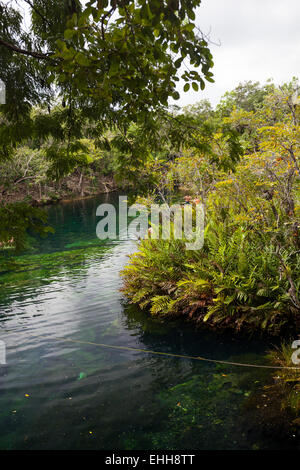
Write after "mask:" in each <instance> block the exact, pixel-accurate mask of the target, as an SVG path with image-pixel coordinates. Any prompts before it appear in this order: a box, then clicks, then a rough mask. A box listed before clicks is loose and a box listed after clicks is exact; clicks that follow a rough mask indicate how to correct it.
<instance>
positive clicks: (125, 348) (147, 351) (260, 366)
mask: <svg viewBox="0 0 300 470" xmlns="http://www.w3.org/2000/svg"><path fill="white" fill-rule="evenodd" d="M6 331H7V330H6ZM9 331H10V332H13V333H16V331H12V330H9ZM28 336H30V337H33V338H41V337H43V338H47V339H50V340H55V341H65V342H69V343H76V344H89V345H92V346H97V347H101V348H109V349H116V350H121V351H133V352H142V353H145V354H153V355H159V356H167V357H178V358H181V359H190V360H194V361H203V362H212V363H215V364H224V365H229V366H238V367H254V368H258V369H274V370H276V369H277V370H278V369H288V370H297V371H300V366H299V367H289V366H271V365H267V364H248V363H243V362H232V361H223V360H220V359H210V358H206V357H201V356H189V355H185V354H175V353H169V352H163V351H152V350H151V349H142V348H132V347H130V346H116V345H112V344H105V343H95V342H93V341H83V340H79V339H71V338H59V337H56V336H45V335H32V334H29V335H28Z"/></svg>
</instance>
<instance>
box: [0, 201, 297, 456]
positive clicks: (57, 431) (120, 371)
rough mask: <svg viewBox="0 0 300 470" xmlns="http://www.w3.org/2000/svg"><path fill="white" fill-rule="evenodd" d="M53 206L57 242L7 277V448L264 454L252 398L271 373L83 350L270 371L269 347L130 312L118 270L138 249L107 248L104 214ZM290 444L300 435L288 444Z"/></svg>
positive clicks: (0, 425)
mask: <svg viewBox="0 0 300 470" xmlns="http://www.w3.org/2000/svg"><path fill="white" fill-rule="evenodd" d="M117 201H118V199H117V195H116V194H112V195H108V196H99V197H97V198H93V199H87V200H82V201H75V202H69V203H64V204H59V205H56V206H52V207H50V208H49V209H48V211H49V222H50V223H51V224H52V226H54V228H55V234H53V235H50V236H49V237H48V238H47V239H45V240H41V239H34V238H32V240H31V247H30V249H29V250H28V251H27V252H26V253H25V254H23V255H22V256H19V257H18V259H17V261H18V266H16V267H14V268H12V269H11V271H10V272H6V273H4V274H2V275H1V276H0V334H1V339H2V340H3V341H5V343H6V347H7V364H6V365H0V386H1V391H0V449H194V450H196V449H257V448H268V449H271V448H279V447H281V448H283V447H288V448H290V447H291V446H292V444H291V441H290V440H289V439H288V440H287V442H286V443H285V442H284V441H282V440H279V439H278V440H276V437H274V436H266V435H264V434H263V433H262V432H261V429H260V426H259V424H257V423H255V422H254V421H253V420H251V416H252V412H251V408H250V411H249V406H247V404H248V402H249V398H251V396H253V394H254V393H255V392H256V391H257V390H259V389H260V388H261V387H262V385H263V384H265V383H267V382H268V381H269V380H270V378H271V375H272V373H270V371H265V370H261V369H246V368H237V367H233V366H230V367H229V366H221V365H215V364H210V363H201V362H197V361H193V360H190V359H182V358H176V357H164V356H156V355H153V354H145V353H143V352H139V351H124V350H123V351H122V350H113V349H107V348H103V347H97V346H94V345H92V344H82V343H76V342H74V343H72V342H68V341H65V339H73V340H76V341H85V342H96V343H106V344H109V345H122V346H127V347H133V348H142V349H148V350H156V351H164V352H171V353H175V354H182V355H193V356H198V355H201V356H206V357H213V358H216V359H223V360H238V361H241V362H252V363H265V362H266V358H265V357H264V356H265V354H266V351H267V350H268V349H269V347H270V344H269V343H267V342H264V341H262V340H258V341H254V340H245V338H239V337H237V336H231V335H220V334H216V333H211V332H207V331H196V330H195V328H194V327H193V326H192V325H188V324H183V323H182V322H180V321H172V322H170V321H169V322H162V321H160V320H158V319H154V318H151V317H150V316H149V314H147V313H146V312H143V311H141V310H139V309H138V308H136V307H133V306H130V305H126V302H125V301H124V299H123V298H122V295H121V293H120V291H119V289H120V287H121V285H122V282H121V279H120V276H119V271H120V269H122V267H123V266H124V264H125V263H126V261H127V259H128V258H127V255H128V254H129V253H131V252H133V251H134V249H135V248H136V244H135V242H134V241H130V240H128V241H119V242H118V241H115V242H110V243H107V242H103V241H99V240H98V239H97V238H96V235H95V229H96V223H97V218H96V216H95V213H96V207H97V205H98V204H99V203H101V202H112V203H114V204H115V205H116V207H117V204H118V203H117ZM287 437H288V438H289V437H290V436H287Z"/></svg>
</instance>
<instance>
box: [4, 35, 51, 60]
mask: <svg viewBox="0 0 300 470" xmlns="http://www.w3.org/2000/svg"><path fill="white" fill-rule="evenodd" d="M0 46H4V47H6V48H7V49H10V50H11V51H14V52H17V53H18V54H23V55H27V56H30V57H34V58H35V59H42V60H49V55H50V54H49V53H48V54H43V53H42V52H36V51H28V50H27V49H22V48H20V47H18V46H16V45H14V44H11V43H9V42H6V41H4V40H3V39H1V38H0Z"/></svg>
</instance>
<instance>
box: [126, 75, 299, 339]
mask: <svg viewBox="0 0 300 470" xmlns="http://www.w3.org/2000/svg"><path fill="white" fill-rule="evenodd" d="M240 88H241V87H239V89H240ZM245 89H246V90H247V92H248V93H247V96H246V97H247V100H246V97H245V93H244V94H243V97H244V99H240V96H239V94H236V93H232V94H227V95H225V97H224V99H223V100H222V102H221V105H220V106H219V107H218V108H217V111H215V112H213V111H211V112H209V116H208V117H207V118H206V127H207V129H209V131H208V133H206V134H205V133H204V132H203V125H202V127H201V128H200V127H198V128H197V127H196V128H195V131H194V132H192V135H191V137H193V139H194V140H195V143H194V144H193V141H191V139H189V141H188V142H186V143H185V144H184V145H183V146H182V149H181V155H180V156H179V157H177V158H176V159H175V161H173V162H172V163H171V164H170V165H169V168H168V171H169V181H170V184H171V183H172V182H173V181H174V175H176V177H177V178H179V179H180V182H181V185H182V186H183V187H185V188H186V189H187V190H189V191H190V192H192V193H193V194H194V196H197V198H199V199H200V200H201V201H202V203H203V204H204V206H205V210H206V228H205V237H204V246H203V248H202V249H201V250H197V251H188V250H186V249H185V243H184V241H183V240H175V239H173V240H170V241H168V240H153V239H149V240H143V241H141V243H140V246H139V250H138V252H137V253H135V254H134V255H133V256H132V257H131V261H130V264H129V266H127V267H126V269H125V271H124V273H123V274H124V282H125V285H124V292H125V294H126V295H127V297H128V298H129V299H130V300H131V302H134V303H138V304H139V305H140V306H141V307H146V306H147V307H149V308H150V311H151V313H152V314H154V315H166V316H168V315H185V316H188V317H190V318H193V319H195V320H196V321H198V322H206V323H207V324H211V325H214V326H222V327H226V326H230V327H234V328H236V329H240V328H242V327H247V328H248V329H256V328H260V329H265V330H268V331H270V332H273V333H278V332H279V331H281V330H282V328H283V327H284V326H285V325H287V324H294V325H295V324H298V325H299V315H300V238H299V228H300V227H299V213H300V203H299V161H300V147H299V145H300V133H299V132H300V126H299V122H298V118H299V110H298V106H297V95H296V94H295V90H297V81H296V80H293V81H292V82H291V83H289V84H286V85H284V86H282V87H280V88H277V87H275V86H273V85H268V90H267V92H266V89H264V93H263V94H262V95H260V94H258V93H257V92H258V91H259V90H260V89H259V85H257V84H256V87H254V88H253V87H252V85H251V87H247V86H245ZM257 89H258V90H257ZM251 92H252V94H253V93H255V97H256V96H257V95H259V96H261V99H260V100H258V101H257V99H255V100H254V101H252V100H251ZM228 97H229V98H230V99H229V103H228V106H227V104H226V100H227V99H228ZM233 98H234V103H233V107H232V111H231V112H230V114H229V115H227V113H225V116H224V113H223V110H224V109H228V108H229V107H230V106H232V101H233ZM250 101H252V106H255V110H253V109H250V110H248V106H245V103H249V102H250ZM201 109H203V107H202V108H201V107H198V108H197V107H194V108H193V109H188V110H187V114H188V115H191V114H192V116H194V115H195V114H196V117H197V114H198V113H199V114H200V116H201ZM194 120H196V118H195V119H194ZM222 129H223V131H222ZM224 129H227V131H226V132H224ZM228 129H229V130H231V131H234V130H235V131H236V132H238V135H239V139H238V141H239V146H238V144H237V142H236V141H235V142H234V145H233V142H231V141H230V138H229V137H228V135H229V134H228ZM205 139H207V141H206V140H205ZM232 148H234V149H237V148H238V149H239V150H241V148H243V150H244V155H243V156H241V158H240V160H239V161H237V158H235V159H234V158H233V156H234V155H235V154H232ZM239 155H241V152H240V153H239Z"/></svg>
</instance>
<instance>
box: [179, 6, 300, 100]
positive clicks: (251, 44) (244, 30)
mask: <svg viewBox="0 0 300 470" xmlns="http://www.w3.org/2000/svg"><path fill="white" fill-rule="evenodd" d="M196 23H197V25H198V26H199V27H200V29H201V30H202V31H203V32H204V33H208V32H209V30H210V29H211V31H210V38H211V40H212V41H214V42H218V41H220V42H221V46H220V47H217V46H214V45H211V46H210V49H211V51H212V53H213V56H214V63H215V65H214V68H213V72H214V75H215V77H214V78H215V83H214V84H207V88H206V89H205V90H204V91H202V92H200V91H199V92H198V93H196V92H193V91H189V92H187V93H184V92H183V91H182V92H181V90H179V91H180V95H181V99H180V100H179V101H177V102H176V104H179V105H180V106H184V105H186V104H192V103H195V102H196V101H199V100H201V99H204V98H208V99H209V100H210V101H211V103H212V104H213V105H215V104H217V103H218V101H219V99H220V97H221V96H222V95H223V94H224V93H225V91H228V90H232V89H233V88H234V87H235V86H237V85H238V83H239V82H241V81H242V82H243V81H246V80H252V81H259V82H261V83H264V82H265V81H266V80H267V79H268V78H273V79H274V82H275V83H277V84H280V83H282V82H285V81H289V80H290V79H291V78H292V77H293V76H296V77H299V75H300V74H299V71H300V1H299V0H202V4H201V7H200V8H199V9H197V16H196Z"/></svg>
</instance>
